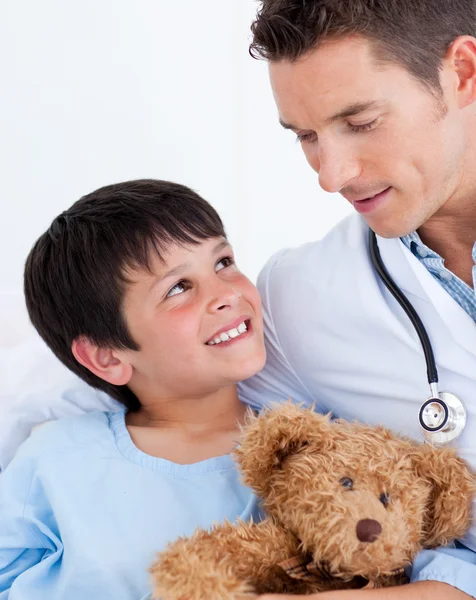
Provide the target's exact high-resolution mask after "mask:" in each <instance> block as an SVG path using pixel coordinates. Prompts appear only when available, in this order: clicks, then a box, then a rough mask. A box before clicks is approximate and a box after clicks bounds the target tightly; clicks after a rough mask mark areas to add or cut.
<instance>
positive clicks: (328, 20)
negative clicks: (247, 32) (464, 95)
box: [250, 0, 476, 97]
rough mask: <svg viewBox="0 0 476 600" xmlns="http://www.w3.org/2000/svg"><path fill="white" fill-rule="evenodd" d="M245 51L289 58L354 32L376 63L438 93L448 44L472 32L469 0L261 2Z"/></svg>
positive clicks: (474, 5)
mask: <svg viewBox="0 0 476 600" xmlns="http://www.w3.org/2000/svg"><path fill="white" fill-rule="evenodd" d="M251 31H252V33H253V40H252V43H251V45H250V54H251V55H252V56H253V57H254V58H266V59H268V60H270V61H279V60H282V59H285V60H291V61H295V60H297V59H299V58H300V57H302V56H303V55H305V54H306V53H307V52H309V51H311V50H313V49H314V48H316V47H318V46H319V45H320V44H321V43H322V42H323V41H325V40H329V39H337V38H340V37H344V36H347V35H352V34H360V35H362V36H364V37H365V38H367V39H368V40H369V41H371V42H373V45H374V50H375V56H376V58H377V59H378V60H380V61H382V62H387V63H388V62H390V63H396V64H400V65H402V66H403V67H405V68H406V69H407V71H408V72H409V73H411V74H412V75H413V76H414V77H415V78H416V79H417V80H419V81H420V82H421V83H423V84H424V85H425V86H426V87H427V88H428V89H429V90H430V91H431V92H433V93H435V94H436V95H437V96H440V97H441V93H442V89H441V85H440V80H439V70H440V67H441V63H442V60H443V58H444V56H445V53H446V51H447V49H448V47H449V46H450V45H451V43H452V42H453V41H454V40H455V39H456V38H457V37H458V36H461V35H472V36H476V1H475V0H261V8H260V10H259V11H258V14H257V17H256V20H255V21H254V23H253V24H252V26H251Z"/></svg>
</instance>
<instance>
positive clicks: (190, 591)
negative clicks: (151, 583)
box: [154, 573, 256, 600]
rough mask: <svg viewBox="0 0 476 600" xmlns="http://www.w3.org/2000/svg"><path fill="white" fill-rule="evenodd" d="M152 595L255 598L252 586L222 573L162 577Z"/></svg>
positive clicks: (184, 599)
mask: <svg viewBox="0 0 476 600" xmlns="http://www.w3.org/2000/svg"><path fill="white" fill-rule="evenodd" d="M154 597H155V598H160V599H161V600H204V599H206V600H251V599H252V598H256V593H255V592H254V591H253V589H252V587H251V586H249V585H247V584H246V583H243V582H237V581H236V580H235V581H234V580H233V579H231V578H230V579H228V578H226V577H225V578H224V576H223V574H221V573H220V574H219V573H217V574H216V575H214V574H212V573H208V574H207V575H204V576H198V577H191V576H190V575H189V576H186V575H185V576H184V577H183V578H181V579H180V580H177V579H175V578H174V580H172V579H171V578H167V576H166V577H164V578H162V579H161V580H160V581H156V584H155V588H154Z"/></svg>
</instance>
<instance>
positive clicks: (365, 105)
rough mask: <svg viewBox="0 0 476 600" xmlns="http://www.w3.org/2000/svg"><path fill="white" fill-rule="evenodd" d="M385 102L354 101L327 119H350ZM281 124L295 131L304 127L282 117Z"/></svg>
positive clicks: (327, 122) (327, 120) (331, 121)
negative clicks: (287, 121)
mask: <svg viewBox="0 0 476 600" xmlns="http://www.w3.org/2000/svg"><path fill="white" fill-rule="evenodd" d="M382 104H383V102H382V101H381V100H372V101H370V102H354V104H350V105H349V106H346V108H344V109H342V110H340V111H339V112H337V113H335V114H334V115H331V116H330V117H328V118H327V119H326V124H327V125H329V124H330V123H334V121H338V120H339V119H348V118H349V117H355V116H356V115H358V114H360V113H363V112H365V111H366V110H371V109H373V108H379V106H381V105H382ZM279 124H280V125H281V127H284V129H292V130H294V131H298V130H299V129H302V128H301V127H297V126H296V125H292V124H291V123H286V122H285V121H283V120H282V119H279Z"/></svg>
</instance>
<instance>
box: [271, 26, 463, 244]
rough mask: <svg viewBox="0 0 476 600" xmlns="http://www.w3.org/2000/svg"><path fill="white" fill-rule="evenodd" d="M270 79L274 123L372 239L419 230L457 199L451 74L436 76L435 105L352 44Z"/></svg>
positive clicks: (459, 167)
mask: <svg viewBox="0 0 476 600" xmlns="http://www.w3.org/2000/svg"><path fill="white" fill-rule="evenodd" d="M269 71H270V78H271V85H272V88H273V92H274V97H275V100H276V103H277V106H278V111H279V117H280V121H281V123H282V124H283V126H284V127H286V128H289V129H291V130H292V131H294V133H295V134H296V135H297V137H298V139H299V140H300V142H301V145H302V148H303V150H304V153H305V155H306V158H307V161H308V162H309V164H310V165H311V167H312V168H313V169H314V171H316V173H318V175H319V183H320V185H321V187H322V188H323V189H324V190H326V191H328V192H339V193H341V194H342V195H343V196H344V197H345V198H346V199H347V200H348V201H349V202H350V203H351V204H352V205H353V206H354V208H355V209H356V210H357V211H358V212H360V213H361V214H362V216H363V218H364V219H365V220H366V221H367V223H368V224H369V226H370V227H371V228H372V229H374V231H376V232H377V233H378V234H380V235H382V236H384V237H398V236H402V235H405V234H408V233H410V232H412V231H414V230H416V229H418V228H419V227H420V226H421V225H422V224H423V223H425V222H426V221H427V220H428V219H430V218H431V217H432V216H433V215H435V214H436V213H438V212H439V211H441V210H442V209H443V208H442V207H443V206H444V205H445V203H446V202H447V201H448V200H450V199H453V198H454V197H455V196H456V195H457V194H458V193H459V191H460V189H461V188H462V186H463V181H462V173H463V172H464V171H463V162H464V161H463V156H464V151H465V147H466V139H467V133H466V131H465V127H464V125H463V121H462V118H461V116H460V113H461V111H460V110H459V109H458V107H457V106H456V102H455V100H454V94H452V90H453V88H454V83H455V78H454V74H453V78H451V74H449V75H448V73H446V75H445V71H443V72H442V85H443V89H444V94H445V98H444V99H439V98H436V97H435V96H434V95H432V94H431V93H430V92H429V91H428V90H427V89H426V88H424V87H423V86H422V84H420V83H419V82H417V81H416V80H415V79H414V78H413V77H412V76H411V75H410V74H409V73H408V71H406V70H405V69H404V68H403V67H401V66H399V65H395V64H377V62H376V59H375V58H374V55H373V54H372V48H371V45H370V43H369V42H368V41H366V40H365V39H363V38H359V37H356V36H355V37H348V38H343V39H340V40H335V41H330V42H326V43H325V44H323V45H322V46H320V47H319V48H318V49H317V50H314V51H312V52H311V53H309V54H308V55H306V56H305V57H304V58H301V59H300V60H299V61H297V62H290V61H278V62H272V63H271V64H270V67H269ZM445 76H446V79H445ZM448 90H450V91H449V92H448ZM443 210H444V209H443Z"/></svg>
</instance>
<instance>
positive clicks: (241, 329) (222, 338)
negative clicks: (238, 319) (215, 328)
mask: <svg viewBox="0 0 476 600" xmlns="http://www.w3.org/2000/svg"><path fill="white" fill-rule="evenodd" d="M245 331H248V329H247V327H246V324H245V323H244V322H243V323H240V324H239V325H238V327H234V328H233V329H230V331H223V332H222V333H220V335H217V337H216V338H213V340H210V341H209V342H208V345H209V346H214V345H215V344H221V342H227V341H228V340H230V339H233V338H236V337H238V336H239V335H241V334H242V333H245Z"/></svg>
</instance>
